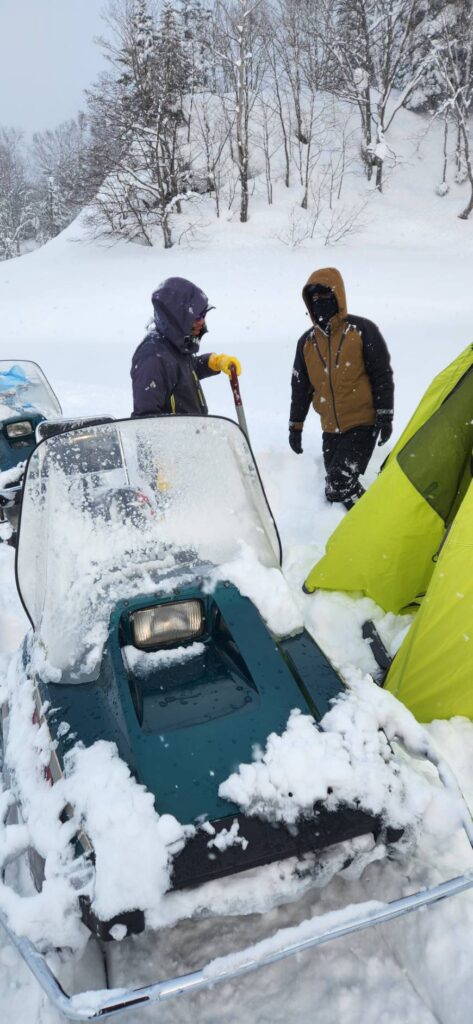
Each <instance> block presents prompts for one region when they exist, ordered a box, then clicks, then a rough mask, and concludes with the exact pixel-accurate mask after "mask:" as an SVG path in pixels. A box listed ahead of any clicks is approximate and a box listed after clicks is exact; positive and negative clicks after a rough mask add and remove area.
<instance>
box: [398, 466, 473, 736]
mask: <svg viewBox="0 0 473 1024" xmlns="http://www.w3.org/2000/svg"><path fill="white" fill-rule="evenodd" d="M472 558H473V485H471V486H470V488H469V490H468V493H467V494H466V496H465V498H464V500H463V502H462V505H461V508H460V510H459V512H458V515H457V516H456V518H455V521H454V523H453V525H452V527H451V530H450V532H449V534H448V537H447V541H446V542H445V544H444V546H443V548H442V550H441V552H440V555H439V558H438V562H437V566H436V569H435V572H434V574H433V576H432V580H431V583H430V586H429V588H428V591H427V593H426V596H425V598H424V600H423V602H422V605H421V607H420V609H419V611H418V612H417V615H416V618H415V620H414V622H413V624H412V626H411V628H410V630H409V632H408V634H407V636H406V638H405V640H404V642H403V644H402V645H401V648H400V650H399V651H398V653H397V655H396V657H395V658H394V661H393V663H392V665H391V668H390V670H389V672H388V676H387V679H386V683H385V685H386V688H387V689H388V690H390V692H391V693H393V694H394V695H395V696H396V697H397V698H398V699H399V700H401V701H402V702H403V703H404V704H406V705H407V707H408V708H410V710H411V711H412V712H413V714H414V715H415V716H416V718H418V719H419V720H420V721H422V722H430V721H432V719H433V718H451V717H452V716H453V715H466V716H467V717H468V718H472V719H473V574H472V571H471V565H472Z"/></svg>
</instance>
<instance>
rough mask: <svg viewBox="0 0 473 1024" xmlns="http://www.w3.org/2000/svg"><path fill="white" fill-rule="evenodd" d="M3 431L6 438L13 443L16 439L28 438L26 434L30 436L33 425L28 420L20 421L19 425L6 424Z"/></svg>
mask: <svg viewBox="0 0 473 1024" xmlns="http://www.w3.org/2000/svg"><path fill="white" fill-rule="evenodd" d="M5 430H6V432H7V437H10V438H11V439H12V440H13V441H14V440H15V438H17V437H28V434H32V433H33V424H32V423H30V421H29V420H20V422H19V423H7V425H6V427H5Z"/></svg>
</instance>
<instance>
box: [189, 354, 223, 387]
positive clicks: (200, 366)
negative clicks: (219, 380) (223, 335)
mask: <svg viewBox="0 0 473 1024" xmlns="http://www.w3.org/2000/svg"><path fill="white" fill-rule="evenodd" d="M211 355H212V353H211V352H207V353H205V354H204V355H198V356H193V357H192V362H193V364H194V370H195V372H196V374H197V376H198V378H199V380H203V379H204V377H218V375H219V373H220V370H211V369H210V366H209V359H210V356H211Z"/></svg>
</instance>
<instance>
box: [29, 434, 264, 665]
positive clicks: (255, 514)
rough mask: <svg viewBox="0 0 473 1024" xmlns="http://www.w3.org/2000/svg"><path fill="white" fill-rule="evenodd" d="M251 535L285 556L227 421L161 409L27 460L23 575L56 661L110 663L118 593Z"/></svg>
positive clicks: (149, 587) (255, 545)
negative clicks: (106, 650)
mask: <svg viewBox="0 0 473 1024" xmlns="http://www.w3.org/2000/svg"><path fill="white" fill-rule="evenodd" d="M240 544H243V545H248V546H250V547H251V549H252V550H253V551H254V552H255V553H256V555H257V557H258V559H259V561H260V562H261V563H262V564H263V565H266V566H270V567H271V566H278V565H279V562H280V546H279V538H278V534H277V530H276V527H275V524H274V521H273V518H272V515H271V512H270V509H269V507H268V504H267V501H266V497H265V494H264V491H263V488H262V485H261V481H260V478H259V475H258V471H257V469H256V466H255V463H254V461H253V457H252V454H251V451H250V448H249V446H248V443H247V441H246V438H245V436H244V434H243V433H242V432H241V431H240V429H239V428H238V427H237V426H236V424H234V423H232V422H231V421H229V420H221V419H218V418H214V417H208V418H207V417H206V418H204V417H200V416H199V417H191V416H183V417H169V418H168V417H160V418H147V419H134V420H125V421H121V422H114V423H107V424H101V425H99V426H94V427H90V428H87V429H85V430H84V429H82V430H74V431H70V432H69V433H67V434H62V435H57V436H55V437H51V438H49V439H47V440H45V441H42V442H41V443H40V444H39V445H38V447H37V448H36V450H35V451H34V452H33V455H32V456H31V458H30V461H29V464H28V470H27V475H26V479H25V484H24V494H23V504H22V510H21V522H20V531H19V539H18V552H17V575H18V585H19V588H20V592H21V596H22V599H23V601H24V604H25V607H26V609H27V611H28V614H29V616H30V619H31V621H32V623H33V625H34V627H35V630H36V632H37V635H38V637H39V639H40V641H41V642H42V645H43V647H44V653H45V656H46V658H47V661H48V663H49V664H51V665H52V666H53V667H54V668H55V669H59V670H60V671H61V673H62V677H63V681H66V679H71V680H72V679H73V678H74V673H76V675H77V678H78V679H80V680H81V681H82V680H83V679H84V678H85V677H86V676H88V678H93V673H94V671H95V670H96V669H97V666H99V664H100V658H101V652H102V650H103V645H104V643H105V640H106V637H107V633H108V626H109V620H110V614H111V611H112V609H113V607H114V605H115V604H116V602H117V601H118V600H123V599H127V598H129V597H133V596H136V595H137V594H147V593H156V592H160V593H167V592H171V591H172V588H173V586H174V587H175V586H176V582H182V581H183V580H184V579H185V578H186V577H187V578H188V579H189V581H192V580H193V579H195V577H196V575H201V574H202V565H203V564H205V565H206V566H208V565H209V563H210V565H211V566H215V565H222V564H224V563H226V562H227V561H229V560H232V559H234V558H235V556H236V555H237V554H238V551H239V545H240Z"/></svg>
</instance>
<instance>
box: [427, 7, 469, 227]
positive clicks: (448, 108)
mask: <svg viewBox="0 0 473 1024" xmlns="http://www.w3.org/2000/svg"><path fill="white" fill-rule="evenodd" d="M458 11H459V20H458V22H456V23H454V25H452V23H451V21H450V19H448V18H446V17H444V20H443V27H442V35H441V39H440V40H439V43H438V45H437V47H436V50H435V53H434V59H435V63H436V66H437V69H438V73H439V76H440V78H441V80H442V82H443V84H444V87H445V92H446V97H447V98H446V100H445V102H444V104H443V113H444V115H445V114H447V115H448V116H449V117H450V118H451V120H452V121H453V123H454V125H455V127H456V130H457V139H458V140H459V142H460V145H461V147H462V151H463V160H464V164H465V171H466V177H467V179H468V182H469V184H470V198H469V200H468V202H467V205H466V206H465V208H464V210H463V211H462V213H460V214H459V217H460V218H461V220H467V218H468V217H469V216H470V214H471V212H472V210H473V165H472V155H471V141H470V123H469V122H470V116H471V109H472V100H473V8H472V6H471V3H470V0H460V2H459V5H458Z"/></svg>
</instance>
